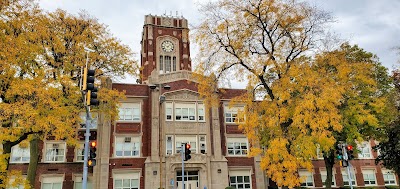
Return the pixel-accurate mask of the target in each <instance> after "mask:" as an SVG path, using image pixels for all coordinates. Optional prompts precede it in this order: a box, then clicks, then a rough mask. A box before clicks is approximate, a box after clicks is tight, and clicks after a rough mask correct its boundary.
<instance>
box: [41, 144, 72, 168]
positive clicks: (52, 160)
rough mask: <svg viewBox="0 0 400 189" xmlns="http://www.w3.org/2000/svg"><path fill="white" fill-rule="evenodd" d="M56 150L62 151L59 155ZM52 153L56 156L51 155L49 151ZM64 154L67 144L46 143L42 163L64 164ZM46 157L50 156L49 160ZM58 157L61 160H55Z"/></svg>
mask: <svg viewBox="0 0 400 189" xmlns="http://www.w3.org/2000/svg"><path fill="white" fill-rule="evenodd" d="M55 145H58V148H56V147H55ZM57 149H58V150H60V149H61V150H63V152H61V153H60V154H58V152H57ZM50 150H51V151H54V150H55V152H56V153H57V154H51V151H50ZM66 154H67V144H66V143H65V142H63V141H46V142H45V148H44V156H43V157H44V158H43V159H44V162H46V163H58V162H65V161H66ZM48 156H51V158H49V157H48ZM58 157H61V158H62V160H58V161H57V160H56V159H58Z"/></svg>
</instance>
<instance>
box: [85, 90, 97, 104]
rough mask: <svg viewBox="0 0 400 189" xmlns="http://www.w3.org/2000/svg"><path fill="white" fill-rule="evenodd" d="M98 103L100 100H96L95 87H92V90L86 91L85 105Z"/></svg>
mask: <svg viewBox="0 0 400 189" xmlns="http://www.w3.org/2000/svg"><path fill="white" fill-rule="evenodd" d="M99 104H100V102H99V100H97V88H96V87H94V89H93V90H90V91H87V93H86V105H88V106H90V105H93V106H98V105H99Z"/></svg>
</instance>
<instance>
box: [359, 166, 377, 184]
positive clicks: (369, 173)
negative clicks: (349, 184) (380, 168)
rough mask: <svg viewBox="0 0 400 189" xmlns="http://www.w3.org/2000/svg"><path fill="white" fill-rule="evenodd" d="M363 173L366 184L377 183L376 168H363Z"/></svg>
mask: <svg viewBox="0 0 400 189" xmlns="http://www.w3.org/2000/svg"><path fill="white" fill-rule="evenodd" d="M362 174H363V177H364V184H365V185H366V186H368V185H376V178H375V170H373V169H363V170H362Z"/></svg>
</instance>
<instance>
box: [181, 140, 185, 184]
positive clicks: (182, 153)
mask: <svg viewBox="0 0 400 189" xmlns="http://www.w3.org/2000/svg"><path fill="white" fill-rule="evenodd" d="M184 149H185V144H184V143H182V144H181V156H182V189H185V151H184Z"/></svg>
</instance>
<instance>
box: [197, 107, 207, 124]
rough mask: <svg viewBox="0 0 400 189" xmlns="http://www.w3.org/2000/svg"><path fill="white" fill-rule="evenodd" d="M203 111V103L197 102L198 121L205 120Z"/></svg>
mask: <svg viewBox="0 0 400 189" xmlns="http://www.w3.org/2000/svg"><path fill="white" fill-rule="evenodd" d="M204 115H205V113H204V104H198V105H197V116H198V118H197V119H198V120H199V121H205V117H204Z"/></svg>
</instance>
